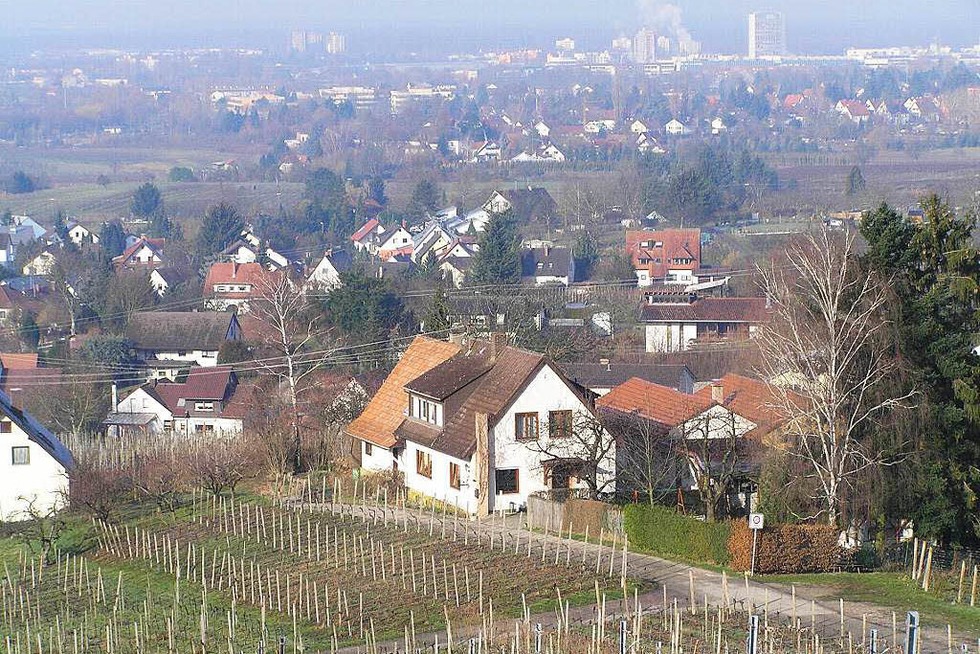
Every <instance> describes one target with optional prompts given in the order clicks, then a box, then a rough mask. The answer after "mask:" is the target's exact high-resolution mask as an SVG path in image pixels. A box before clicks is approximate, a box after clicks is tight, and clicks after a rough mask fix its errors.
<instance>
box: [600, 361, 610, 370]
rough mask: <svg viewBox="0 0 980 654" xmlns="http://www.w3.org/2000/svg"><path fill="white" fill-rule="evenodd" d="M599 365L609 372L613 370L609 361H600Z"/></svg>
mask: <svg viewBox="0 0 980 654" xmlns="http://www.w3.org/2000/svg"><path fill="white" fill-rule="evenodd" d="M599 365H600V366H605V367H606V371H607V372H608V371H610V370H612V366H610V365H609V359H599Z"/></svg>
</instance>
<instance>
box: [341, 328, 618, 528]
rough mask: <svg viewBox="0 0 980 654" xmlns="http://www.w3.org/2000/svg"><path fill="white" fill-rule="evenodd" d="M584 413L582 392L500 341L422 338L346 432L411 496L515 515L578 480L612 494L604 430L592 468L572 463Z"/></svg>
mask: <svg viewBox="0 0 980 654" xmlns="http://www.w3.org/2000/svg"><path fill="white" fill-rule="evenodd" d="M590 417H592V418H594V417H595V414H594V410H593V407H592V405H591V399H590V396H589V395H588V394H587V392H585V391H584V389H582V388H581V387H579V386H577V385H576V384H574V383H573V382H571V381H570V380H568V378H566V377H565V376H564V374H563V373H562V372H561V371H560V370H559V369H558V368H557V367H556V366H555V365H554V363H553V362H551V361H550V360H549V359H547V358H546V357H544V356H542V355H540V354H536V353H533V352H528V351H525V350H519V349H517V348H512V347H508V346H506V345H505V343H504V341H501V335H496V336H494V337H492V338H491V340H490V342H489V343H487V342H482V341H479V342H475V343H471V344H469V345H463V344H455V343H447V342H442V341H435V340H432V339H430V338H426V337H422V336H420V337H417V338H416V339H415V341H413V343H412V345H411V346H410V347H409V349H408V350H407V351H406V352H405V354H404V355H403V356H402V359H401V360H400V361H399V363H398V365H397V366H395V369H394V370H393V371H392V373H391V374H390V375H389V376H388V378H387V379H386V380H385V382H384V384H382V386H381V389H380V390H379V391H378V393H377V394H376V395H375V396H374V398H373V399H372V400H371V402H370V403H368V406H367V408H366V409H365V410H364V411H363V413H361V415H360V416H359V417H358V418H357V419H355V420H354V421H353V422H351V423H350V425H349V426H348V428H347V433H348V434H349V435H350V436H351V437H352V438H353V439H354V442H355V443H356V444H357V447H358V452H357V454H358V455H359V456H360V461H361V466H362V467H363V468H366V469H369V470H392V469H394V470H399V471H401V472H402V473H403V474H404V476H405V485H406V486H407V487H408V488H409V489H410V490H413V491H416V492H418V493H421V494H424V495H426V496H429V497H434V498H436V499H439V500H441V501H444V502H446V503H448V504H451V505H454V506H457V507H459V508H460V509H462V510H463V511H465V512H467V513H469V514H474V515H486V514H487V513H488V512H489V511H509V510H516V509H519V508H521V507H522V506H524V505H525V504H526V502H527V498H528V496H529V495H530V494H532V493H535V492H539V491H554V490H565V491H567V490H568V489H574V488H584V487H585V486H586V483H585V482H584V481H583V479H582V477H583V476H585V475H588V476H590V477H594V478H595V479H596V480H597V482H598V485H600V486H601V488H600V490H602V491H610V492H611V491H612V490H613V489H612V484H613V479H614V476H615V443H614V442H612V439H611V437H610V436H609V435H608V433H606V432H605V431H604V430H601V431H600V432H597V436H596V437H597V441H596V442H597V443H598V447H599V451H600V453H601V457H600V460H599V461H593V462H592V466H593V467H592V468H590V469H589V470H590V471H587V470H586V468H588V467H589V466H590V464H589V463H588V462H586V461H584V460H583V459H581V458H578V457H577V455H578V454H580V450H579V449H578V447H577V446H579V445H580V443H579V440H580V439H583V438H585V437H584V436H581V432H580V431H579V430H580V429H581V426H580V425H581V422H582V421H583V420H586V419H588V418H590ZM593 424H596V423H595V422H593ZM573 433H575V434H579V436H572V435H569V434H573Z"/></svg>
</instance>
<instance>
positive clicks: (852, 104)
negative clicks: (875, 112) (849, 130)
mask: <svg viewBox="0 0 980 654" xmlns="http://www.w3.org/2000/svg"><path fill="white" fill-rule="evenodd" d="M834 110H835V111H836V112H837V113H839V114H840V115H841V116H843V117H844V118H847V119H848V120H850V121H851V122H853V123H864V122H867V121H869V120H871V111H869V110H868V105H867V104H865V103H864V102H861V101H860V100H839V101H838V102H837V106H836V107H834Z"/></svg>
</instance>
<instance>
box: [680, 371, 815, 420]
mask: <svg viewBox="0 0 980 654" xmlns="http://www.w3.org/2000/svg"><path fill="white" fill-rule="evenodd" d="M713 387H720V389H721V395H722V397H723V398H724V404H725V406H726V407H728V408H729V409H731V410H732V411H733V412H735V413H737V414H738V415H740V416H743V417H745V418H748V419H749V420H751V421H752V422H754V423H755V424H756V425H757V429H760V428H761V429H763V430H765V431H768V430H769V429H772V428H773V427H775V426H776V425H778V424H780V423H782V422H783V417H782V416H781V415H780V413H779V411H778V409H777V407H778V406H779V404H778V403H779V401H780V396H779V395H778V394H777V393H776V392H774V391H773V390H772V388H771V387H770V386H769V385H768V384H766V382H764V381H760V380H758V379H750V378H748V377H743V376H742V375H736V374H734V373H729V374H727V375H725V376H724V377H722V378H721V379H719V380H716V381H714V382H712V383H711V384H709V385H708V386H705V387H704V388H702V389H701V390H699V391H698V392H697V393H695V395H698V396H700V397H702V398H707V399H711V396H712V391H713ZM791 397H793V396H791ZM794 402H795V400H794ZM799 403H800V406H803V405H804V400H803V398H802V397H800V398H799Z"/></svg>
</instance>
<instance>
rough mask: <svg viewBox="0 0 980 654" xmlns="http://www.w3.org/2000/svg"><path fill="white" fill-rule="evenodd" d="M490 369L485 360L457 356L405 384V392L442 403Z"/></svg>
mask: <svg viewBox="0 0 980 654" xmlns="http://www.w3.org/2000/svg"><path fill="white" fill-rule="evenodd" d="M491 367H492V366H491V365H490V362H489V361H487V360H486V359H485V358H480V357H474V356H458V357H455V358H452V359H449V360H448V361H446V362H445V363H442V364H440V365H438V366H436V367H435V368H433V369H432V370H430V371H428V372H426V373H424V374H422V375H420V376H419V377H417V378H416V379H413V380H412V381H410V382H409V383H407V384H405V390H408V391H411V392H413V393H416V394H418V395H424V396H426V397H430V398H432V399H434V400H440V401H442V400H445V399H446V398H447V397H449V396H450V395H452V394H453V393H455V392H456V391H458V390H459V389H461V388H463V387H464V386H466V385H468V384H471V383H473V382H474V381H476V380H477V379H479V378H480V377H482V376H483V375H485V374H486V373H487V371H488V370H490V368H491Z"/></svg>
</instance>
